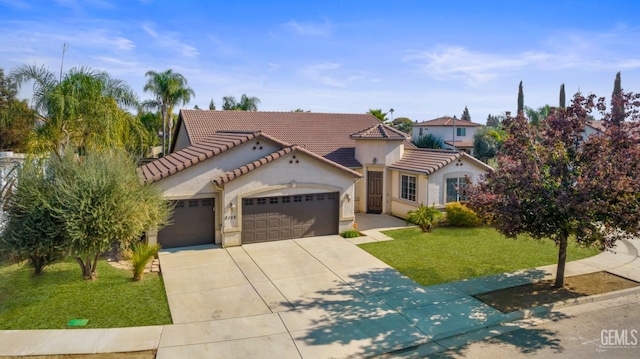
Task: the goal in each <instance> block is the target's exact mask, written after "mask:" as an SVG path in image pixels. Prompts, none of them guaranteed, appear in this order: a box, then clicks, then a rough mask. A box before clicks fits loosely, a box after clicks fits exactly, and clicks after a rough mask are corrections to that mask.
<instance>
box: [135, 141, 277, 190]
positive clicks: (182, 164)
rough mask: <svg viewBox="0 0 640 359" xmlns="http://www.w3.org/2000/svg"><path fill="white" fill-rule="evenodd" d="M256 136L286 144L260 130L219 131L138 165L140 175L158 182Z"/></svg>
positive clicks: (147, 180)
mask: <svg viewBox="0 0 640 359" xmlns="http://www.w3.org/2000/svg"><path fill="white" fill-rule="evenodd" d="M256 137H266V138H268V139H270V140H272V141H274V142H276V143H278V144H280V145H286V144H284V143H282V142H281V141H278V140H276V139H273V138H271V137H269V136H266V135H264V134H262V133H260V132H218V133H216V134H213V135H211V136H207V137H204V138H203V139H202V140H201V141H200V142H198V143H197V144H195V145H192V146H189V147H186V148H184V149H182V150H180V151H176V152H173V153H170V154H168V155H167V156H165V157H162V158H159V159H157V160H154V161H152V162H149V163H147V164H144V165H142V166H140V167H138V169H137V171H138V175H139V176H140V178H141V179H142V180H143V181H144V182H148V183H153V182H157V181H159V180H161V179H163V178H166V177H169V176H171V175H172V174H175V173H177V172H180V171H182V170H184V169H185V168H189V167H191V166H193V165H195V164H197V163H199V162H202V161H204V160H206V159H208V158H211V157H214V156H216V155H218V154H220V153H223V152H225V151H228V150H230V149H231V148H234V147H236V146H238V145H241V144H243V143H245V142H247V141H249V140H252V139H254V138H256Z"/></svg>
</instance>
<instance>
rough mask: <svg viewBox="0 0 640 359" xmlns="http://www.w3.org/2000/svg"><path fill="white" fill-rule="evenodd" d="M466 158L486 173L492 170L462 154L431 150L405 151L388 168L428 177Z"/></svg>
mask: <svg viewBox="0 0 640 359" xmlns="http://www.w3.org/2000/svg"><path fill="white" fill-rule="evenodd" d="M459 158H466V159H468V160H470V161H472V162H474V163H477V164H478V165H480V166H481V167H484V168H485V169H486V170H487V171H492V170H493V169H492V168H491V167H489V166H487V165H486V164H485V163H483V162H481V161H478V160H477V159H475V158H473V157H471V156H469V155H467V154H466V153H464V152H456V151H448V150H432V149H424V148H420V149H406V150H405V151H404V155H403V156H402V158H401V159H400V160H398V161H397V162H395V163H393V164H392V165H390V166H389V168H391V169H396V170H401V171H409V172H417V173H423V174H426V175H430V174H432V173H434V172H436V171H437V170H439V169H441V168H443V167H444V166H446V165H448V164H449V163H451V162H453V161H455V160H457V159H459Z"/></svg>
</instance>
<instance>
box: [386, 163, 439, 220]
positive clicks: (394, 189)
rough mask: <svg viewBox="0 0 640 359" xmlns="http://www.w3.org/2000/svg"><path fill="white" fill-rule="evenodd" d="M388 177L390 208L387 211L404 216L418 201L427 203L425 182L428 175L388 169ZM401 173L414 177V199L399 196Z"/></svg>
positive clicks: (397, 215)
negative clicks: (389, 180) (389, 179)
mask: <svg viewBox="0 0 640 359" xmlns="http://www.w3.org/2000/svg"><path fill="white" fill-rule="evenodd" d="M389 172H390V174H389V178H391V198H390V203H391V205H390V209H389V212H390V213H391V214H392V215H394V216H396V217H400V218H406V217H407V212H408V211H410V210H413V209H415V208H416V206H418V205H419V204H420V203H424V204H427V203H428V201H427V195H428V190H427V182H428V180H429V177H428V176H427V175H424V174H420V173H414V172H405V171H396V170H390V171H389ZM401 175H408V176H415V177H416V201H415V202H414V201H409V200H406V199H403V198H400V183H401V181H400V177H401Z"/></svg>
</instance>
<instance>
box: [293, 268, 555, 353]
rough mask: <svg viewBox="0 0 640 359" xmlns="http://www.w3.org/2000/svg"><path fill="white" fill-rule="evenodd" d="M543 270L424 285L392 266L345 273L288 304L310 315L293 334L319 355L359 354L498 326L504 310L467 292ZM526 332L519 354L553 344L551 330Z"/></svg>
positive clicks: (539, 274) (509, 283) (527, 278)
mask: <svg viewBox="0 0 640 359" xmlns="http://www.w3.org/2000/svg"><path fill="white" fill-rule="evenodd" d="M547 274H548V273H546V272H544V271H539V270H535V269H534V270H528V271H521V272H519V273H517V274H503V275H494V276H490V277H486V278H478V279H477V280H473V281H471V280H468V281H462V282H454V283H448V284H439V285H434V286H428V287H423V286H420V285H418V284H416V283H415V282H413V281H412V280H410V279H409V278H407V277H405V276H403V275H402V274H400V273H398V272H397V271H396V270H394V269H390V268H385V269H375V270H369V271H364V272H359V273H353V274H349V275H348V276H343V279H344V280H345V281H344V282H340V283H338V284H337V285H336V286H334V287H333V288H331V289H328V290H323V291H318V292H314V293H310V294H307V295H306V296H305V297H303V298H302V299H300V300H298V301H295V302H292V303H291V304H292V305H293V306H294V307H295V308H296V311H297V312H300V313H303V315H306V314H304V313H308V315H309V317H310V318H313V319H310V320H309V321H307V325H306V326H305V327H306V328H307V329H304V330H297V331H294V333H293V334H294V337H295V339H296V340H301V341H304V342H305V344H306V345H308V346H309V347H311V349H310V350H314V351H315V352H316V354H318V353H321V354H320V356H323V355H334V354H338V353H335V352H332V350H341V351H345V350H346V351H349V354H348V355H350V356H354V357H363V356H375V355H381V354H384V353H389V352H394V351H398V350H400V351H402V350H403V349H407V348H415V347H417V346H419V345H422V344H425V343H429V342H433V341H437V340H439V339H443V338H447V337H450V336H453V335H457V334H459V333H466V332H470V331H473V330H477V329H481V328H486V327H492V326H495V325H499V323H501V322H502V321H504V320H506V317H505V315H504V314H503V313H501V312H499V311H498V310H496V309H494V308H492V307H490V306H488V305H486V304H484V303H482V302H480V301H479V300H477V299H475V298H473V297H471V294H476V293H480V292H482V291H483V289H485V291H486V288H489V284H491V290H494V289H496V288H497V289H500V288H505V287H509V286H513V285H521V284H525V283H530V282H531V281H533V280H539V279H541V278H542V277H544V276H545V275H547ZM529 333H531V335H530V336H529V337H528V338H524V339H522V340H520V339H519V340H520V341H519V342H518V343H516V345H519V346H522V350H521V351H522V352H523V353H526V352H533V351H536V350H538V349H540V348H543V347H544V348H548V347H550V346H553V345H554V343H556V344H557V342H556V341H555V340H554V339H553V335H554V333H544V332H536V331H531V332H529ZM314 347H316V348H314ZM346 348H349V349H346Z"/></svg>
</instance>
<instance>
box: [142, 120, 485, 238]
mask: <svg viewBox="0 0 640 359" xmlns="http://www.w3.org/2000/svg"><path fill="white" fill-rule="evenodd" d="M408 140H409V136H408V135H407V134H405V133H403V132H401V131H398V130H396V129H393V128H391V127H388V126H385V125H383V124H381V123H380V121H379V120H378V119H376V118H375V117H373V116H371V115H366V114H364V115H360V114H328V113H309V112H244V111H201V110H181V111H180V116H179V119H178V124H177V130H176V133H175V135H174V142H173V143H174V146H173V148H172V150H171V153H170V154H168V155H167V156H165V157H163V158H160V159H157V160H155V161H152V162H150V163H147V164H145V165H143V166H141V167H139V168H138V171H139V174H140V176H141V177H142V178H143V179H144V180H145V181H146V182H147V183H153V184H154V185H156V186H158V187H159V188H160V189H161V190H162V191H163V193H164V195H165V197H166V198H167V199H169V200H172V201H175V211H174V215H173V225H170V226H167V227H165V228H164V229H162V230H161V231H160V232H159V233H148V238H149V240H150V241H152V242H153V241H156V240H157V241H158V242H160V244H161V245H162V246H163V247H164V248H170V247H178V246H186V245H197V244H205V243H216V244H220V245H222V246H234V245H241V244H244V243H254V242H264V241H271V240H280V239H289V238H300V237H308V236H315V235H328V234H337V233H340V232H343V231H345V230H348V229H351V228H353V224H354V220H355V213H356V212H370V213H390V214H393V215H396V216H399V217H403V218H404V217H406V215H407V211H408V210H410V209H414V208H416V207H417V206H418V205H420V204H421V203H424V204H428V205H431V204H435V205H436V206H442V205H444V204H445V203H447V202H451V201H456V200H458V199H459V192H458V191H457V190H456V189H458V188H460V185H463V183H464V181H465V178H464V177H465V176H466V177H468V178H470V179H471V180H472V181H474V182H475V181H477V179H478V177H479V176H480V175H482V174H484V173H486V172H487V171H489V170H490V167H488V166H486V165H484V164H483V163H482V162H480V161H477V160H476V159H474V158H472V157H471V156H469V155H467V154H465V153H460V152H453V151H445V150H426V149H416V148H415V146H413V145H412V144H411V143H410V142H409V141H408Z"/></svg>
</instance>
